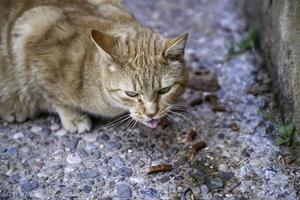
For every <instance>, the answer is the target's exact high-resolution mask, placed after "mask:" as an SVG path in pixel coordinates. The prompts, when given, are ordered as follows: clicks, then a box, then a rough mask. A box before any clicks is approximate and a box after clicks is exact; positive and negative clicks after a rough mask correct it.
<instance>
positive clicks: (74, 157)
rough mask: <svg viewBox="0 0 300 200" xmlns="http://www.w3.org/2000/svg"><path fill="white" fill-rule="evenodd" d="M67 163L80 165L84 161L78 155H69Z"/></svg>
mask: <svg viewBox="0 0 300 200" xmlns="http://www.w3.org/2000/svg"><path fill="white" fill-rule="evenodd" d="M66 160H67V162H68V163H69V164H78V163H80V162H81V161H82V159H81V158H80V156H78V155H77V154H69V155H68V156H67V159H66Z"/></svg>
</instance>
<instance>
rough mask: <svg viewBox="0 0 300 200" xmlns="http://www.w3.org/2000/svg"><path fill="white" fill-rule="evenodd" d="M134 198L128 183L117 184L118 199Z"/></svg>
mask: <svg viewBox="0 0 300 200" xmlns="http://www.w3.org/2000/svg"><path fill="white" fill-rule="evenodd" d="M131 197H132V191H131V189H130V187H129V185H128V184H126V183H122V182H121V183H117V184H116V198H118V199H122V200H128V199H131Z"/></svg>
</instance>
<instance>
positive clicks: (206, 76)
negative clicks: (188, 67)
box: [189, 69, 220, 92]
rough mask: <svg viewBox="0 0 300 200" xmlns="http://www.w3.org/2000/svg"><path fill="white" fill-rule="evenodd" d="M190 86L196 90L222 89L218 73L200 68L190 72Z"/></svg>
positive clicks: (211, 90)
mask: <svg viewBox="0 0 300 200" xmlns="http://www.w3.org/2000/svg"><path fill="white" fill-rule="evenodd" d="M189 86H190V87H191V88H192V89H195V90H201V91H207V92H215V91H217V90H219V89H220V85H219V81H218V77H217V75H216V73H214V72H213V71H211V70H209V69H199V70H197V71H195V72H191V73H190V80H189Z"/></svg>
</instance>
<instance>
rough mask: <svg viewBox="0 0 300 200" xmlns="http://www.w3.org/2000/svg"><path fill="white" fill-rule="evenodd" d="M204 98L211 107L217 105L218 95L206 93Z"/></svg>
mask: <svg viewBox="0 0 300 200" xmlns="http://www.w3.org/2000/svg"><path fill="white" fill-rule="evenodd" d="M204 99H205V101H208V102H209V103H210V105H211V106H212V107H216V106H217V105H218V97H217V96H216V95H206V96H205V98H204Z"/></svg>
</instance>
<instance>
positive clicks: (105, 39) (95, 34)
mask: <svg viewBox="0 0 300 200" xmlns="http://www.w3.org/2000/svg"><path fill="white" fill-rule="evenodd" d="M91 38H92V40H93V42H94V43H95V45H96V47H97V48H98V49H99V50H100V51H101V52H103V53H104V54H106V56H108V57H109V58H111V59H112V58H113V57H114V56H113V49H114V47H115V46H116V45H117V43H118V39H117V38H116V37H113V36H111V35H109V34H106V33H104V32H102V31H98V30H92V31H91Z"/></svg>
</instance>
